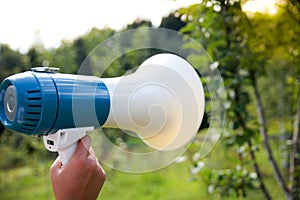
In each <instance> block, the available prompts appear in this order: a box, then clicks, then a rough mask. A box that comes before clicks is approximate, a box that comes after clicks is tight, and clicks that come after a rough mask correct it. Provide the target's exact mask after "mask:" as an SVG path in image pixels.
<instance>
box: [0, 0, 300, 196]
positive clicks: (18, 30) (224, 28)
mask: <svg viewBox="0 0 300 200" xmlns="http://www.w3.org/2000/svg"><path fill="white" fill-rule="evenodd" d="M0 7H1V13H0V27H1V33H0V81H2V80H3V79H4V78H5V77H7V76H9V75H12V74H15V73H18V72H22V71H25V70H30V68H31V67H35V66H54V67H59V68H60V69H61V70H60V72H63V73H73V74H76V73H77V71H78V69H79V66H80V65H81V63H82V61H83V60H84V59H85V58H86V56H87V55H88V54H89V53H90V51H91V50H92V49H94V48H95V47H96V46H97V45H98V44H99V43H101V41H103V40H105V39H107V38H108V37H110V36H112V35H113V34H114V33H116V32H119V31H125V30H130V29H134V28H139V27H160V28H167V29H171V30H175V31H179V32H181V33H184V34H186V35H187V36H189V37H191V38H193V39H195V40H196V41H197V42H199V43H200V44H201V45H202V46H203V48H204V49H205V50H206V51H207V53H208V54H209V56H210V57H211V58H212V60H213V61H214V65H213V66H212V67H217V68H218V70H219V71H220V73H221V75H222V78H223V81H224V84H225V88H226V94H227V102H226V109H227V112H226V122H225V128H224V130H223V131H222V135H221V138H220V140H219V141H218V143H217V144H216V145H215V147H214V149H213V150H212V151H211V152H210V154H209V155H207V156H206V157H205V158H202V157H201V156H200V155H199V149H200V144H201V131H205V129H207V127H208V126H209V123H210V121H209V116H210V114H211V113H210V111H209V110H207V111H206V113H205V118H204V122H203V126H202V127H201V130H200V131H199V134H198V136H197V137H196V138H195V140H194V142H193V143H192V144H191V145H190V147H189V148H188V150H187V151H186V152H185V154H184V155H182V157H181V158H180V159H178V160H177V162H176V163H174V164H173V165H171V166H169V167H166V168H164V169H161V170H159V171H156V172H151V173H146V174H127V173H123V172H119V171H115V170H113V169H110V168H105V170H106V172H107V182H106V184H105V186H104V188H103V190H102V192H101V194H100V195H99V199H124V200H126V199H141V200H151V199H162V200H165V199H167V200H168V199H170V200H175V199H177V200H182V199H188V200H193V199H195V200H197V199H254V198H256V199H276V200H277V199H300V144H299V137H300V37H299V35H300V1H299V0H277V1H276V0H273V1H272V0H252V1H251V0H198V1H188V0H186V1H180V0H178V1H176V0H175V1H169V0H166V1H164V0H152V1H146V0H140V1H136V0H127V1H117V0H114V1H110V2H106V1H93V0H87V1H84V2H83V1H68V0H66V1H34V0H30V1H29V0H28V1H17V0H12V1H6V3H4V2H3V1H2V2H1V3H0ZM2 11H3V12H2ZM134 40H135V38H134V37H133V38H132V39H131V42H135V41H134ZM181 48H190V49H193V48H199V47H195V46H191V45H186V46H182V47H181ZM190 52H192V51H190ZM106 53H107V54H109V52H106ZM154 53H155V51H153V49H149V50H147V49H146V50H142V51H134V52H131V53H129V54H125V55H123V56H122V57H121V58H119V59H117V60H116V61H115V62H114V63H112V66H111V67H109V68H108V69H107V71H106V72H105V74H104V75H105V76H108V77H111V76H119V75H122V74H124V73H125V72H126V71H127V70H129V69H130V67H135V66H138V65H139V64H140V63H141V61H143V60H144V59H145V58H147V57H149V56H150V55H152V54H154ZM192 58H194V57H193V55H192V54H191V55H186V59H192ZM108 137H109V138H110V140H111V141H113V142H115V143H116V144H120V143H121V144H124V143H125V144H127V145H130V142H136V141H133V140H130V139H129V138H127V137H126V136H123V137H120V135H119V134H118V133H117V130H109V131H108ZM0 152H1V156H0V196H1V199H5V200H8V199H21V198H22V199H54V196H53V193H52V191H51V183H50V178H49V167H50V166H51V164H52V162H53V161H54V159H55V158H56V156H57V154H55V153H50V152H47V151H46V150H45V149H44V146H43V142H42V139H41V138H34V137H30V136H26V135H22V134H19V133H15V132H11V131H9V130H6V129H4V127H3V126H2V124H0Z"/></svg>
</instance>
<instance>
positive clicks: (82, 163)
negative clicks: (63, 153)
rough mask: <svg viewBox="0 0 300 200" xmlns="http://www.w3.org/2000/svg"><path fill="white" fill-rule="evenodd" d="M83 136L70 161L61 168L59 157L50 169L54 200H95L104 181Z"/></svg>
mask: <svg viewBox="0 0 300 200" xmlns="http://www.w3.org/2000/svg"><path fill="white" fill-rule="evenodd" d="M90 143H91V139H90V137H89V136H85V137H84V138H82V139H81V140H80V141H79V142H78V146H77V148H76V150H75V152H74V154H73V156H72V157H71V159H70V161H69V162H68V163H67V164H65V165H64V166H62V162H61V160H60V158H59V157H57V159H56V160H55V161H54V163H53V164H52V166H51V168H50V176H51V182H52V189H53V192H54V196H55V198H56V200H68V199H70V200H71V199H72V200H95V199H96V198H97V197H98V194H99V192H100V190H101V188H102V186H103V184H104V181H105V177H106V176H105V172H104V170H103V169H102V167H101V166H100V164H99V162H98V160H97V158H96V157H95V154H94V151H93V149H92V148H91V147H90Z"/></svg>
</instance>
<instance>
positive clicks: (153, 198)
mask: <svg viewBox="0 0 300 200" xmlns="http://www.w3.org/2000/svg"><path fill="white" fill-rule="evenodd" d="M277 145H278V144H276V143H273V146H274V147H275V149H276V148H278V146H277ZM231 151H232V150H230V151H229V150H228V149H226V148H224V147H222V145H220V144H217V145H216V147H215V148H214V150H213V151H212V152H211V154H210V155H209V156H208V157H207V158H206V159H205V162H206V165H205V167H207V168H211V169H214V168H215V169H217V168H220V167H222V166H223V164H224V163H225V162H227V163H229V164H230V162H231V160H230V159H231V156H232V153H231ZM274 152H275V156H276V157H277V158H278V155H279V151H278V150H277V151H276V150H275V151H274ZM257 159H258V162H259V163H260V166H261V169H262V171H263V176H264V180H265V182H266V185H267V188H268V189H269V191H270V193H271V195H272V197H273V199H276V200H281V199H284V196H283V194H282V192H281V190H280V188H279V186H278V184H277V182H276V180H275V179H274V177H273V174H272V169H271V166H270V164H269V163H268V161H267V155H266V154H265V152H264V151H263V150H261V151H259V153H257ZM52 162H53V160H49V161H47V162H37V161H33V163H30V164H28V165H26V166H23V167H18V168H14V169H8V170H0V199H3V200H15V199H22V200H27V199H28V200H29V199H30V200H35V199H38V200H43V199H45V200H52V199H54V196H53V193H52V190H51V182H50V178H49V168H50V166H51V163H52ZM189 165H190V164H189V163H188V162H182V163H177V164H173V165H171V166H169V167H166V168H164V169H161V170H159V171H155V172H151V173H145V174H129V173H124V172H119V171H114V170H111V169H105V171H106V172H107V181H106V183H105V185H104V187H103V189H102V191H101V193H100V195H99V198H98V199H99V200H110V199H117V200H131V199H137V200H200V199H201V200H210V199H222V200H223V199H224V200H229V199H234V200H235V199H243V198H241V197H236V196H235V195H232V196H230V197H226V198H224V197H220V196H218V195H216V194H208V193H207V188H206V187H207V186H206V184H205V183H204V182H202V181H190V175H189V171H188V170H189ZM245 199H246V200H247V199H249V200H250V199H257V200H260V199H264V196H263V194H262V192H261V191H259V190H255V191H250V192H249V193H248V196H247V198H245Z"/></svg>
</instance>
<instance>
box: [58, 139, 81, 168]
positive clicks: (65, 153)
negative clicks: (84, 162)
mask: <svg viewBox="0 0 300 200" xmlns="http://www.w3.org/2000/svg"><path fill="white" fill-rule="evenodd" d="M77 145H78V141H76V142H75V143H73V144H71V146H69V147H67V148H65V149H62V150H58V155H59V157H60V159H61V162H62V165H65V164H67V162H69V160H70V159H71V157H72V155H73V154H74V152H75V150H76V148H77Z"/></svg>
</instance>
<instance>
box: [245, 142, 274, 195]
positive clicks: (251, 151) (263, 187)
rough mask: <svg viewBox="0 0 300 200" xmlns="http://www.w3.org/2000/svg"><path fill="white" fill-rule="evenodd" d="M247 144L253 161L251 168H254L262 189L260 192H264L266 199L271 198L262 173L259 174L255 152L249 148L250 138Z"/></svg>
mask: <svg viewBox="0 0 300 200" xmlns="http://www.w3.org/2000/svg"><path fill="white" fill-rule="evenodd" d="M248 146H249V148H250V157H251V159H252V161H253V168H254V170H255V172H256V174H257V178H258V181H259V187H260V189H261V190H262V192H263V193H264V195H265V198H266V199H267V200H271V199H272V198H271V195H270V193H269V191H268V190H267V188H266V186H265V184H264V181H263V178H262V175H261V173H260V168H259V165H258V163H257V160H256V156H255V153H254V151H253V150H252V149H251V147H252V143H251V141H250V140H248Z"/></svg>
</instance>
